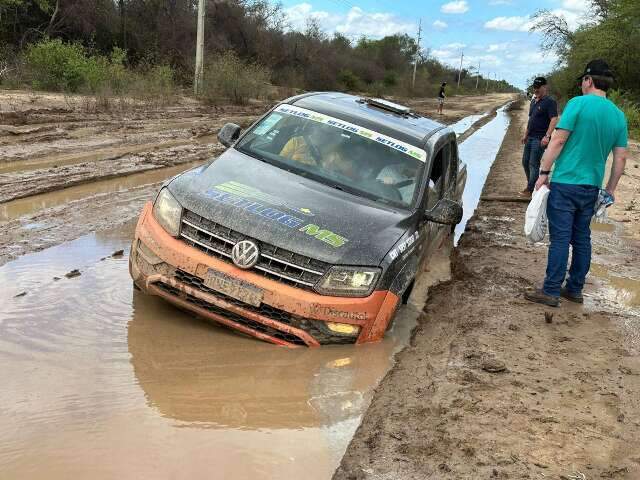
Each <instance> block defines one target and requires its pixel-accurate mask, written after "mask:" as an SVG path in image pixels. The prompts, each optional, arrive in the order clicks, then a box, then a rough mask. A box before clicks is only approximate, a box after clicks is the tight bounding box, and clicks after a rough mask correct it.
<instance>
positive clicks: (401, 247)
mask: <svg viewBox="0 0 640 480" xmlns="http://www.w3.org/2000/svg"><path fill="white" fill-rule="evenodd" d="M418 238H420V232H417V231H416V232H415V233H414V234H413V235H409V237H408V238H406V239H405V240H403V241H402V242H400V244H398V245H397V246H396V247H395V248H394V249H393V250H391V251H390V252H389V256H390V257H391V260H395V259H396V258H398V256H399V255H401V254H403V253H404V252H408V251H409V247H411V246H412V245H413V244H414V243H416V242H417V241H418Z"/></svg>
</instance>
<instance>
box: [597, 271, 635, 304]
mask: <svg viewBox="0 0 640 480" xmlns="http://www.w3.org/2000/svg"><path fill="white" fill-rule="evenodd" d="M589 274H590V275H593V276H595V277H597V278H600V279H602V280H605V281H606V283H607V285H606V286H605V287H604V288H603V289H602V290H603V292H604V295H605V297H606V299H607V300H609V301H610V302H612V303H613V304H619V305H624V306H626V307H640V278H630V277H623V276H620V275H617V274H616V273H614V272H612V271H610V270H609V269H608V268H607V267H605V266H604V265H599V264H595V263H592V264H591V270H590V273H589Z"/></svg>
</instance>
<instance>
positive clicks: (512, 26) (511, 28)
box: [484, 17, 532, 32]
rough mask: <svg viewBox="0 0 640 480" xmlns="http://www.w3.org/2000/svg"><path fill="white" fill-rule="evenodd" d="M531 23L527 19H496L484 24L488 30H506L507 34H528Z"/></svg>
mask: <svg viewBox="0 0 640 480" xmlns="http://www.w3.org/2000/svg"><path fill="white" fill-rule="evenodd" d="M531 25H532V22H531V19H530V18H529V17H496V18H494V19H493V20H489V21H488V22H486V23H485V24H484V28H487V29H489V30H506V31H508V32H528V31H529V29H530V28H531Z"/></svg>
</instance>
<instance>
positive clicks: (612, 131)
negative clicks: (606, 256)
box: [525, 60, 627, 307]
mask: <svg viewBox="0 0 640 480" xmlns="http://www.w3.org/2000/svg"><path fill="white" fill-rule="evenodd" d="M613 81H614V78H613V74H612V73H611V70H610V69H609V66H608V65H607V63H606V62H605V61H604V60H593V61H591V62H589V64H588V65H587V66H586V68H585V70H584V73H583V74H582V75H580V76H579V77H578V82H579V85H580V88H581V89H582V96H580V97H575V98H572V99H571V100H569V102H568V103H567V106H566V107H565V109H564V111H563V112H562V117H561V118H560V122H559V123H558V129H557V130H556V131H555V132H554V134H553V138H552V139H551V143H550V144H549V147H548V148H547V150H546V152H545V153H544V155H543V157H542V162H541V165H540V178H539V179H538V181H537V183H536V189H538V188H540V187H541V186H542V185H549V175H550V174H551V167H552V166H553V164H554V163H555V168H554V170H553V176H552V177H551V183H550V189H551V191H550V192H549V197H548V199H547V218H548V221H549V239H550V245H549V255H548V259H547V272H546V276H545V279H544V284H543V287H542V289H534V290H532V291H529V292H526V293H525V298H526V299H527V300H530V301H532V302H537V303H542V304H545V305H550V306H554V307H556V306H558V305H559V300H560V297H563V298H565V299H567V300H569V301H571V302H575V303H582V302H583V297H582V288H583V287H584V282H585V277H586V276H587V273H588V272H589V268H590V266H591V229H590V223H591V217H592V216H593V214H594V210H595V205H596V201H597V200H598V198H599V195H600V193H601V192H600V188H601V186H602V182H603V180H604V170H605V164H606V162H607V157H608V156H609V153H611V152H612V151H613V163H612V166H611V174H610V175H609V181H608V183H607V186H606V189H605V190H606V192H602V194H603V195H602V196H603V197H604V196H610V199H611V200H614V193H615V190H616V187H617V185H618V181H619V180H620V177H621V176H622V174H623V172H624V167H625V163H626V156H627V148H626V147H627V121H626V119H625V116H624V113H623V112H622V111H621V110H620V109H619V108H618V107H616V106H615V104H614V103H613V102H611V101H610V100H608V99H607V93H606V92H607V90H609V88H610V87H611V86H612V85H613ZM569 245H571V247H572V255H571V267H570V269H569V276H568V278H566V277H567V263H568V258H569ZM565 278H566V283H565ZM563 284H564V286H563Z"/></svg>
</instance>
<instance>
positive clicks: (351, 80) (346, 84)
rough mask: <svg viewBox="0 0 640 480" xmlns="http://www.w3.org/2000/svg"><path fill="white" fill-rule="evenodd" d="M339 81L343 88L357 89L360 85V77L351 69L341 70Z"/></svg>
mask: <svg viewBox="0 0 640 480" xmlns="http://www.w3.org/2000/svg"><path fill="white" fill-rule="evenodd" d="M338 82H339V83H340V86H341V87H342V89H343V90H348V91H355V90H358V89H359V87H360V79H359V78H358V76H357V75H356V74H355V73H353V72H352V71H351V70H340V71H339V72H338Z"/></svg>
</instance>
